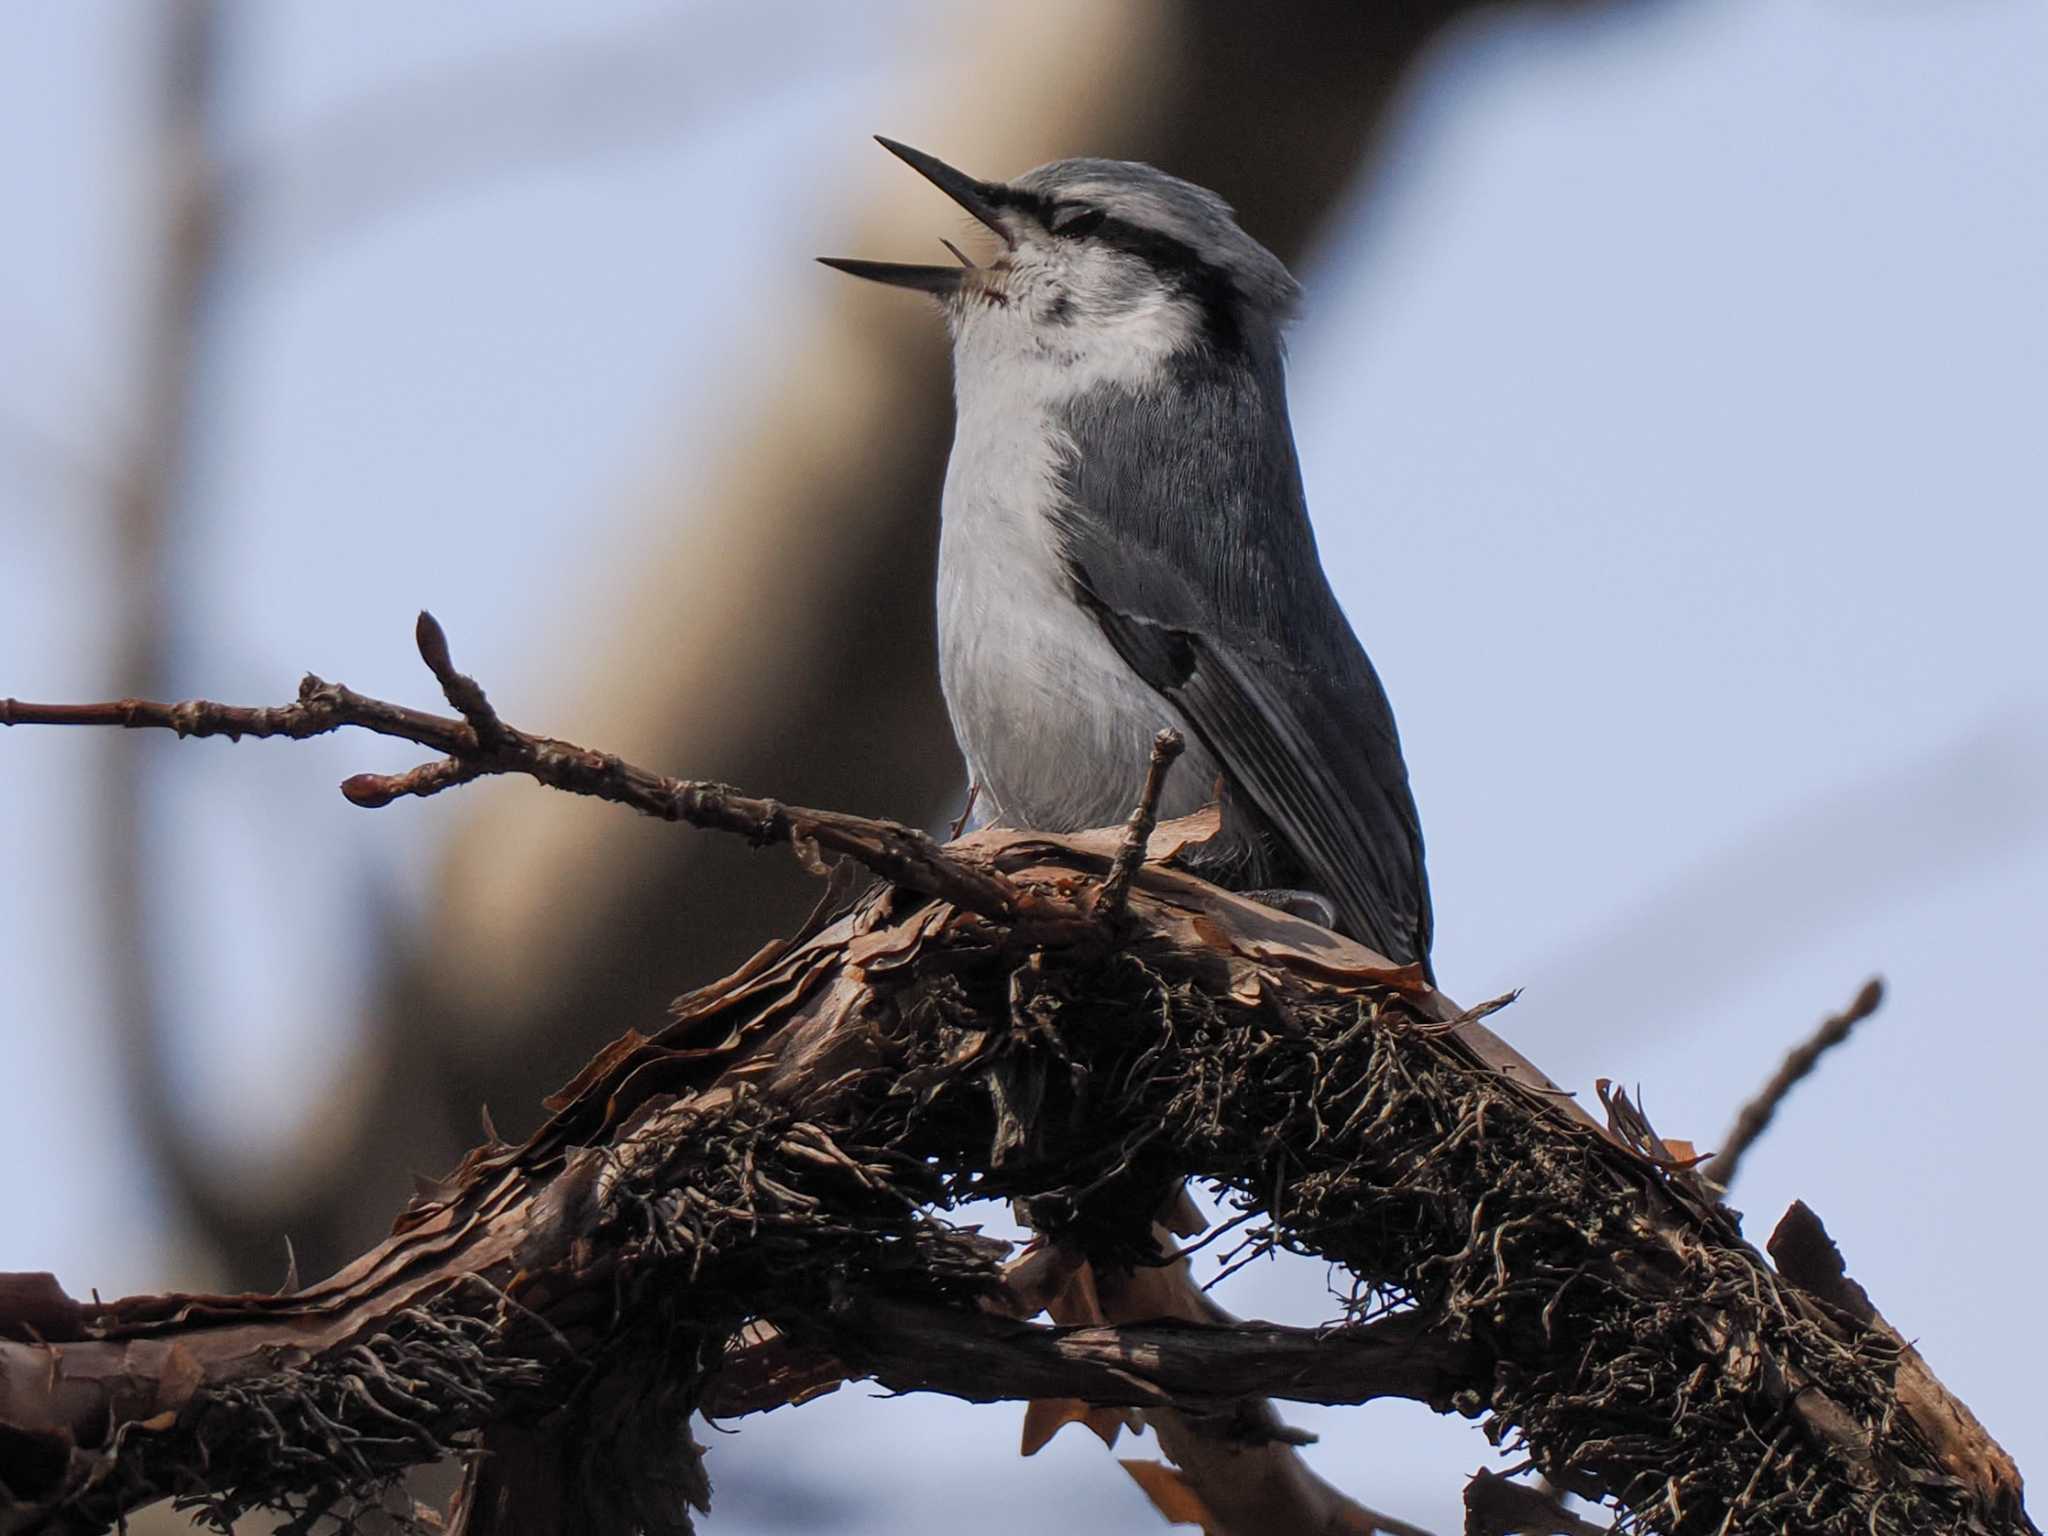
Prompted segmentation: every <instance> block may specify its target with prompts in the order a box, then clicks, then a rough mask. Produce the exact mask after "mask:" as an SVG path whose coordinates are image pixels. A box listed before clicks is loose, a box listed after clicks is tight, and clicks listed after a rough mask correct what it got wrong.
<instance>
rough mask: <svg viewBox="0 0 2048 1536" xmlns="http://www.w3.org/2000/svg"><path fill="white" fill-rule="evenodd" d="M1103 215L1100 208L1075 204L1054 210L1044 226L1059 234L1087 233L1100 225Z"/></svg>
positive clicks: (1091, 232) (1074, 234) (1092, 231)
mask: <svg viewBox="0 0 2048 1536" xmlns="http://www.w3.org/2000/svg"><path fill="white" fill-rule="evenodd" d="M1104 217H1105V215H1104V213H1103V210H1102V209H1100V208H1088V207H1083V206H1080V205H1078V204H1077V205H1074V206H1071V207H1067V208H1060V209H1057V210H1055V211H1054V213H1053V216H1052V219H1051V221H1050V222H1048V223H1047V225H1046V228H1047V229H1049V230H1051V231H1052V232H1053V233H1054V234H1056V235H1061V236H1076V235H1089V234H1093V233H1094V232H1095V231H1096V230H1098V229H1100V228H1101V227H1102V221H1103V218H1104Z"/></svg>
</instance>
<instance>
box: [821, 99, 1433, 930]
mask: <svg viewBox="0 0 2048 1536" xmlns="http://www.w3.org/2000/svg"><path fill="white" fill-rule="evenodd" d="M881 143H882V145H883V147H884V148H886V149H888V150H889V151H891V152H892V153H893V154H895V155H897V156H899V157H901V158H902V159H903V160H905V161H907V162H908V163H909V164H910V165H911V166H912V167H913V168H915V169H916V170H917V171H919V172H920V173H921V174H923V175H924V176H925V177H927V178H928V179H930V180H931V181H932V182H933V183H935V184H936V185H937V186H938V187H939V188H940V190H941V191H943V192H945V193H946V195H947V196H949V197H950V198H952V199H953V201H955V202H956V203H958V204H959V205H960V206H961V207H962V208H964V209H966V210H967V211H968V212H969V213H970V214H972V215H973V216H974V217H975V218H976V219H978V220H980V221H981V223H983V224H984V225H986V226H987V227H988V229H989V230H990V231H992V232H993V233H994V235H995V236H996V238H997V239H998V240H999V241H1000V242H1001V249H1000V250H999V251H998V252H997V253H996V254H995V256H994V259H992V260H990V261H988V262H986V263H985V264H982V265H976V264H974V263H973V262H972V261H971V260H970V259H969V258H968V257H967V256H966V255H964V254H962V253H961V252H960V251H959V250H958V249H957V248H955V249H954V255H955V256H956V257H958V259H959V263H960V264H959V265H957V266H904V265H898V264H895V263H889V262H875V261H847V260H840V259H837V258H825V260H826V264H827V265H829V266H833V267H837V268H839V269H840V270H841V271H845V272H850V273H852V274H853V275H854V276H856V277H864V278H870V279H872V280H874V281H876V282H881V283H889V284H892V285H894V286H896V287H899V288H911V289H916V290H918V291H919V292H923V293H927V294H930V295H932V296H933V297H935V298H937V299H938V301H939V302H940V304H941V305H942V306H943V307H944V309H945V313H946V319H947V323H948V325H949V327H950V329H951V331H952V336H953V375H954V389H955V395H956V399H957V407H958V409H957V424H956V426H955V429H954V435H953V453H952V458H951V460H950V461H949V462H948V464H947V466H946V485H945V493H944V499H943V503H942V524H941V531H940V537H939V592H938V607H939V674H940V679H941V681H942V683H943V684H944V688H945V694H946V707H947V709H948V711H949V712H950V714H951V716H952V722H953V732H954V734H955V736H957V737H958V739H959V742H960V750H961V752H962V753H963V754H964V755H965V757H966V759H967V767H968V772H969V774H970V777H971V781H972V782H973V783H974V784H975V785H977V786H979V791H980V796H981V798H980V801H979V805H978V810H979V819H980V820H982V821H988V820H1002V821H1005V822H1008V823H1011V824H1013V825H1018V826H1025V827H1032V828H1037V829H1040V830H1044V831H1069V830H1075V829H1078V828H1082V827H1093V826H1102V825H1106V824H1108V823H1111V822H1114V821H1117V820H1120V819H1121V818H1122V817H1123V816H1125V815H1126V814H1128V812H1129V810H1130V807H1131V805H1132V803H1133V802H1134V801H1135V800H1136V799H1137V797H1138V794H1139V791H1140V787H1141V783H1142V780H1143V777H1144V772H1145V762H1146V747H1147V744H1148V743H1149V742H1150V741H1151V739H1152V736H1153V734H1154V733H1155V732H1156V731H1157V730H1159V729H1160V728H1161V727H1163V726H1172V727H1174V728H1176V729H1177V730H1179V731H1180V732H1181V734H1182V735H1183V736H1184V737H1185V738H1186V741H1187V755H1186V758H1185V759H1184V762H1183V765H1182V766H1180V767H1178V768H1176V769H1175V770H1174V773H1173V774H1172V775H1171V776H1170V777H1169V779H1168V788H1167V792H1166V794H1165V796H1164V798H1163V803H1162V805H1161V807H1160V810H1161V814H1163V815H1181V814H1185V813H1187V812H1189V811H1192V810H1195V809H1197V808H1198V807H1199V806H1200V805H1201V804H1202V803H1203V802H1204V801H1206V800H1208V799H1209V798H1211V797H1212V796H1213V795H1214V794H1215V792H1216V786H1217V785H1219V784H1220V785H1221V786H1222V798H1223V807H1224V819H1223V832H1222V834H1221V835H1220V836H1219V837H1218V838H1216V839H1214V840H1213V841H1212V842H1211V843H1210V844H1208V845H1206V846H1205V847H1204V848H1203V849H1202V850H1200V851H1199V852H1198V853H1197V854H1196V855H1195V859H1194V862H1196V866H1197V868H1198V869H1199V871H1200V872H1201V873H1203V874H1204V875H1206V876H1208V877H1209V878H1212V879H1216V880H1219V881H1221V882H1222V883H1224V884H1228V885H1232V886H1235V887H1238V888H1240V889H1253V894H1255V895H1257V896H1259V897H1260V898H1261V899H1262V900H1267V901H1271V902H1273V903H1274V904H1276V905H1280V906H1285V907H1288V908H1290V909H1292V910H1295V911H1297V912H1299V913H1302V914H1304V915H1310V916H1313V917H1315V918H1317V919H1318V920H1320V921H1322V922H1323V923H1325V924H1326V925H1327V926H1330V927H1334V928H1336V929H1338V930H1340V931H1342V932H1344V933H1347V934H1349V935H1351V936H1352V937H1354V938H1357V939H1359V940H1361V941H1363V942H1364V943H1366V944H1369V945H1371V946H1372V947H1373V948H1374V949H1376V950H1379V951H1380V952H1381V953H1382V954H1384V955H1386V956H1387V957H1388V958H1389V959H1392V960H1396V961H1400V962H1404V963H1405V962H1419V963H1421V964H1422V965H1424V966H1425V967H1426V966H1427V965H1428V963H1429V944H1430V904H1429V881H1428V877H1427V876H1426V874H1425V873H1424V871H1423V862H1422V831H1421V826H1420V823H1419V821H1418V819H1417V817H1416V814H1415V802H1414V799H1413V798H1412V796H1411V795H1410V794H1409V790H1408V770H1407V766H1406V764H1405V763H1404V762H1403V760H1402V757H1401V743H1400V738H1399V737H1398V735H1397V734H1396V732H1395V729H1394V716H1393V711H1392V709H1391V708H1390V707H1389V706H1388V703H1387V696H1386V693H1385V691H1384V690H1383V689H1382V688H1381V686H1380V681H1379V678H1378V676H1377V675H1376V674H1375V673H1374V671H1373V668H1372V663H1371V662H1370V661H1369V660H1368V659H1367V658H1366V654H1365V651H1364V649H1363V648H1362V647H1361V646H1360V645H1359V643H1358V639H1357V637H1356V636H1355V635H1354V634H1353V633H1352V632H1351V626H1350V624H1349V623H1347V622H1346V620H1345V617H1344V613H1343V610H1342V609H1341V608H1339V607H1338V605H1337V600H1336V597H1335V596H1334V595H1333V594H1332V593H1331V591H1330V584H1329V581H1328V579H1327V578H1326V577H1325V576H1324V574H1323V568H1322V563H1321V561H1320V560H1319V559H1318V558H1317V555H1316V543H1315V534H1314V532H1313V530H1312V529H1311V528H1310V526H1309V520H1308V509H1307V506H1306V504H1305V502H1304V500H1303V496H1302V487H1301V470H1300V466H1299V464H1298V463H1297V461H1296V459H1295V452H1294V434H1293V430H1292V428H1291V427H1290V426H1289V424H1288V419H1287V395H1286V378H1285V365H1284V355H1283V346H1282V339H1281V330H1282V327H1283V326H1284V324H1285V323H1286V321H1287V318H1288V315H1289V312H1290V311H1291V309H1292V308H1293V305H1294V301H1295V298H1296V295H1297V293H1298V291H1299V290H1298V289H1297V287H1296V285H1295V282H1294V279H1293V278H1292V277H1291V276H1289V275H1288V272H1287V269H1286V267H1284V266H1283V265H1282V264H1281V263H1280V260H1279V258H1277V257H1276V256H1274V255H1273V253H1272V252H1270V251H1268V250H1267V249H1266V248H1265V247H1264V246H1262V245H1260V244H1259V243H1258V242H1257V241H1256V240H1254V239H1252V238H1251V236H1249V235H1247V234H1246V233H1245V232H1244V231H1243V230H1241V229H1239V228H1238V226H1237V222H1236V219H1235V218H1234V217H1233V216H1232V213H1231V210H1230V207H1229V205H1227V204H1226V203H1225V202H1224V201H1223V200H1222V199H1221V198H1219V197H1217V196H1216V195H1215V194H1214V193H1213V192H1209V191H1206V190H1204V189H1203V188H1201V187H1197V186H1194V185H1192V184H1191V183H1188V182H1185V181H1181V180H1179V179H1178V178H1176V177H1173V176H1169V175H1167V174H1165V173H1164V172H1162V171H1158V170H1154V169H1153V168H1152V167H1151V166H1149V165H1140V164H1136V163H1134V162H1130V161H1121V160H1094V159H1079V160H1059V161H1055V162H1054V163H1053V164H1051V165H1045V166H1040V167H1039V168H1038V169H1037V170H1035V171H1031V172H1029V173H1028V174H1026V175H1024V176H1020V177H1018V178H1017V179H1016V180H1015V181H1009V182H990V181H978V180H976V179H975V178H973V177H971V176H968V175H965V174H963V173H962V172H960V171H956V170H954V169H953V168H952V167H951V166H948V165H946V164H944V163H943V162H941V161H939V160H936V159H934V158H932V157H931V156H930V155H927V154H923V153H921V152H920V151H918V150H914V149H911V148H909V147H907V146H905V145H902V144H897V143H893V142H891V141H890V140H888V139H883V140H881ZM948 244H949V246H950V242H948Z"/></svg>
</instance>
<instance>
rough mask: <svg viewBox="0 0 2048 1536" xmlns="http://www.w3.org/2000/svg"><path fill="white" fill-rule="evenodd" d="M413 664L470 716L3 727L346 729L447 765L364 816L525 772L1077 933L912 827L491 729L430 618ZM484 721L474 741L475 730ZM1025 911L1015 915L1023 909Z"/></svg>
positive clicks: (139, 718) (82, 715)
mask: <svg viewBox="0 0 2048 1536" xmlns="http://www.w3.org/2000/svg"><path fill="white" fill-rule="evenodd" d="M417 638H418V642H419V647H420V654H421V656H422V658H423V659H424V660H425V661H426V663H427V665H428V668H429V669H430V670H431V671H433V673H434V675H435V677H436V678H437V680H439V681H440V683H441V685H442V688H443V691H444V692H445V693H446V695H447V697H448V701H449V703H450V704H452V705H454V706H455V708H456V709H457V710H458V711H459V712H461V713H462V714H463V715H465V716H466V718H464V719H455V720H451V719H449V718H448V717H447V716H445V715H433V714H428V713H426V712H425V711H423V710H417V709H410V708H407V707H406V706H404V705H401V704H390V703H386V702H385V701H384V700H382V699H372V698H367V697H365V696H364V695H362V694H359V693H356V692H354V691H353V690H351V689H348V688H344V687H343V686H341V685H340V684H339V683H329V682H326V681H324V680H322V679H321V678H318V677H315V676H313V675H312V674H311V673H308V674H307V675H306V678H305V680H304V681H303V682H301V683H300V684H299V696H298V699H297V701H296V702H294V703H291V704H286V705H281V706H277V707H272V708H247V707H243V706H237V705H230V704H215V703H212V702H210V701H208V700H205V699H188V700H186V701H184V702H183V703H177V704H163V703H157V702H154V701H152V700H149V699H118V700H115V701H113V702H111V703H105V704H31V703H27V702H25V701H23V700H20V699H0V726H6V725H112V726H120V727H122V728H124V729H127V730H150V729H155V730H168V731H174V732H176V733H177V734H178V735H179V736H200V737H205V736H225V737H227V738H228V739H230V740H240V739H241V738H243V737H245V736H247V737H254V738H259V739H262V738H269V737H277V736H283V737H289V738H292V739H294V740H298V739H302V738H304V737H308V736H323V735H326V734H328V733H329V732H332V731H338V730H342V729H345V728H348V727H354V728H356V729H359V730H366V731H371V732H373V733H375V734H376V735H379V736H392V737H396V738H398V739H399V740H401V741H410V742H413V743H415V744H416V745H419V746H423V747H427V748H430V749H431V750H433V751H436V752H440V753H443V754H445V756H444V757H443V759H442V760H441V761H438V762H430V763H423V764H421V765H420V766H419V767H417V768H414V769H411V770H409V771H407V772H405V773H399V774H382V773H359V774H356V775H354V776H353V777H351V778H349V779H347V780H345V781H344V782H343V783H342V786H341V792H342V793H343V794H344V795H346V796H347V797H348V798H349V799H350V800H351V801H352V802H354V803H355V804H357V805H360V806H363V807H365V808H369V809H375V808H377V807H379V806H385V805H389V804H390V803H391V802H392V801H394V800H397V799H400V798H401V797H404V796H407V795H433V794H439V793H440V792H441V791H442V790H445V789H452V788H454V787H455V786H456V785H458V784H466V783H468V782H470V781H471V780H472V779H478V778H483V777H486V776H489V775H495V774H524V775H525V776H526V777H528V778H532V779H537V780H539V781H540V782H541V783H543V784H546V785H548V786H549V787H550V788H553V789H559V790H563V791H566V792H567V793H569V794H573V795H588V796H591V797H592V798H595V799H598V800H609V801H611V802H613V803H614V804H617V805H624V806H629V807H631V808H632V809H633V810H636V811H639V812H640V813H641V814H642V815H645V816H653V817H655V818H657V819H659V820H662V821H681V822H688V823H689V824H690V825H691V826H694V827H704V828H709V829H714V830H717V831H721V832H735V833H738V834H739V835H740V836H742V837H745V838H748V839H749V840H751V841H752V842H754V843H757V844H765V843H771V842H786V843H788V844H790V845H791V846H792V847H794V848H795V849H797V851H798V852H799V854H800V855H806V854H807V855H808V856H809V857H810V858H811V859H812V860H813V861H815V858H816V853H817V851H819V850H822V851H825V852H829V853H834V854H841V855H844V856H846V857H848V858H851V859H854V860H856V861H858V862H859V863H860V864H862V865H864V866H866V867H867V868H868V869H871V870H873V871H874V872H875V873H876V874H877V875H880V876H881V877H882V878H883V879H886V880H891V881H894V882H895V883H896V884H898V885H902V886H905V887H907V888H909V889H911V890H914V891H918V892H920V893H922V894H924V895H929V896H938V897H942V898H944V899H945V900H947V901H949V902H952V903H953V904H954V905H956V906H959V907H963V908H965V909H966V910H968V911H970V912H978V913H980V914H981V915H983V916H984V917H990V918H997V919H1004V920H1009V919H1015V918H1018V917H1020V916H1024V915H1026V914H1027V913H1029V914H1030V915H1032V916H1035V917H1037V918H1039V919H1042V920H1043V921H1044V923H1045V924H1046V925H1047V926H1048V927H1057V926H1058V925H1059V924H1060V923H1062V922H1063V921H1064V922H1066V923H1070V924H1074V925H1077V926H1078V925H1080V924H1081V923H1082V922H1083V921H1084V919H1083V914H1082V913H1080V912H1079V911H1078V910H1076V909H1074V908H1072V907H1071V906H1069V905H1067V904H1064V903H1061V902H1058V901H1056V900H1051V899H1046V898H1035V897H1031V896H1027V895H1026V894H1025V893H1022V892H1020V891H1018V890H1017V889H1016V888H1015V887H1014V886H1012V885H1011V884H1010V883H1009V882H1008V881H1006V880H1004V879H1002V878H1001V877H999V876H996V875H992V874H990V873H988V872H987V871H985V870H981V869H977V868H975V867H973V866H972V865H971V864H969V863H967V862H966V861H963V860H961V859H957V858H953V857H950V856H948V855H947V854H946V853H945V852H943V851H942V850H941V849H940V847H939V845H938V844H936V843H934V842H933V841H932V840H931V838H930V837H928V836H926V835H925V834H924V833H923V832H920V831H918V830H917V829H916V828H914V827H906V826H902V825H900V824H898V823H895V822H886V821H875V820H871V819H869V818H867V817H862V816H847V815H844V814H841V813H839V812H836V811H813V810H807V809H805V808H804V807H802V806H790V805H784V804H782V803H781V802H780V801H777V800H767V799H756V798H753V797H751V796H747V795H742V794H740V793H738V792H737V791H735V790H733V789H731V788H730V787H728V786H726V785H723V784H714V783H709V782H705V781H701V780H690V779H675V778H669V777H667V776H666V775H663V774H658V773H653V772H651V771H649V770H648V769H645V768H638V767H635V766H634V765H633V764H631V763H628V762H625V761H623V760H621V759H620V758H618V757H615V756H613V755H611V754H610V753H606V752H595V751H592V750H591V749H590V748H588V747H579V746H576V745H575V744H573V743H571V742H566V741H558V740H556V739H554V738H553V737H548V736H533V735H529V734H528V733H526V732H524V731H518V730H514V729H512V728H511V727H510V726H507V725H504V724H503V723H502V722H500V721H499V720H498V718H497V714H496V712H495V711H494V710H492V708H491V706H490V703H489V701H488V700H487V699H485V697H484V693H483V690H482V689H481V688H480V687H478V686H477V684H476V682H475V681H474V679H471V678H469V677H466V676H464V675H463V674H462V673H460V672H457V671H456V670H455V667H454V663H453V662H452V661H451V660H450V659H449V654H448V641H447V637H446V636H445V635H444V634H443V633H442V630H441V626H440V625H439V624H438V623H437V622H436V621H435V619H434V617H433V615H432V614H428V613H422V614H421V615H420V620H419V625H418V633H417ZM479 722H481V723H482V729H481V730H480V729H479ZM1020 903H1021V905H1020Z"/></svg>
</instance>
